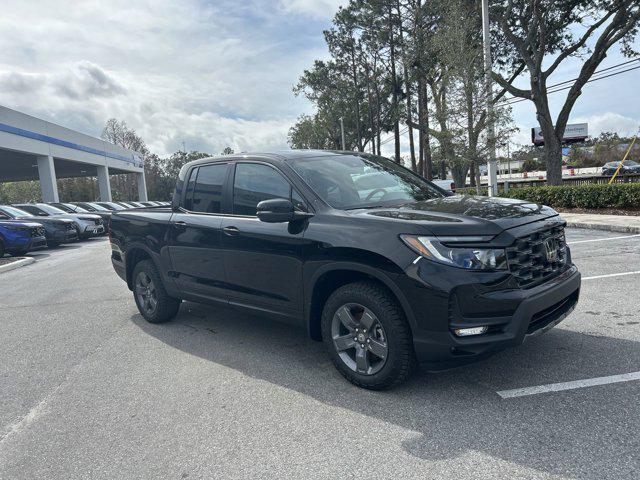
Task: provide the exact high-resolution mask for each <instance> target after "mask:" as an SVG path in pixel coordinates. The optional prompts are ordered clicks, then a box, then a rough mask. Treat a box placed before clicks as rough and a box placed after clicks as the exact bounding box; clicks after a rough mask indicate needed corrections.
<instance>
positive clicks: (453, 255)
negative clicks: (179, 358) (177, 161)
mask: <svg viewBox="0 0 640 480" xmlns="http://www.w3.org/2000/svg"><path fill="white" fill-rule="evenodd" d="M366 173H375V174H376V175H380V176H383V177H385V178H384V179H381V180H384V182H381V183H385V184H388V185H389V188H387V187H380V188H376V189H375V190H371V189H369V188H368V185H367V186H366V187H367V188H365V189H364V190H359V189H358V185H357V182H356V181H355V180H354V179H356V178H358V176H361V175H364V174H366ZM564 227H565V222H564V221H563V220H562V218H560V216H559V215H558V213H557V212H555V211H554V210H553V209H551V208H549V207H545V206H541V205H536V204H532V203H530V202H525V201H521V200H515V199H505V198H496V197H492V198H489V197H473V196H463V195H456V196H447V195H445V194H444V193H443V192H442V190H440V189H439V188H437V187H435V186H434V185H433V184H432V183H430V182H427V181H426V180H424V179H423V178H421V177H419V176H417V175H415V174H414V173H412V172H411V171H409V170H407V169H405V168H403V167H401V166H399V165H398V164H396V163H395V162H393V161H391V160H388V159H385V158H382V157H377V156H373V155H369V154H365V153H349V154H346V153H339V152H324V151H308V150H307V151H302V150H300V151H295V150H294V151H291V152H288V153H282V154H243V155H229V156H224V157H217V158H208V159H202V160H197V161H194V162H190V163H188V164H186V165H185V166H184V167H183V168H182V169H181V170H180V173H179V177H178V182H177V186H176V191H175V195H174V200H173V207H172V211H165V210H160V209H150V210H131V211H123V212H118V213H116V214H114V215H113V217H112V219H111V235H110V238H111V242H112V253H111V255H112V256H111V258H112V263H113V266H114V269H115V271H116V272H117V273H118V275H119V276H120V277H121V278H122V279H123V280H125V281H126V282H127V285H128V287H129V289H130V290H132V292H133V295H134V298H135V301H136V304H137V306H138V309H139V311H140V313H141V314H142V316H143V317H144V318H145V319H146V320H147V321H149V322H151V323H160V322H165V321H168V320H170V319H171V318H173V317H174V316H175V315H176V314H177V312H178V310H179V307H180V302H181V300H189V301H194V302H202V303H209V304H212V305H220V304H222V305H230V306H232V307H238V308H244V309H247V310H248V311H251V312H260V313H264V314H268V315H270V316H273V317H275V318H278V319H280V320H283V321H286V322H289V323H291V324H293V325H299V326H301V327H303V328H304V329H305V330H306V331H307V332H308V333H309V335H310V336H311V338H313V339H315V340H322V341H324V343H325V345H326V348H327V351H328V354H329V356H330V358H331V360H332V361H333V363H334V365H335V366H336V368H337V369H338V370H339V371H340V373H342V375H344V376H345V377H346V378H347V379H348V380H349V381H351V382H353V383H354V384H356V385H358V386H361V387H365V388H371V389H381V388H386V387H390V386H392V385H395V384H397V383H398V382H401V381H402V380H404V379H405V378H407V376H408V375H409V374H410V372H411V371H412V370H413V368H414V366H415V365H416V363H418V362H419V363H421V364H423V365H426V366H427V368H428V369H431V370H440V369H445V368H450V367H453V366H458V365H463V364H466V363H469V362H472V361H475V360H478V359H480V358H484V357H487V356H489V355H491V354H493V353H495V352H497V351H500V350H503V349H505V348H508V347H512V346H515V345H519V344H521V343H522V342H523V341H524V339H525V338H526V337H527V336H529V335H533V334H536V333H540V332H543V331H545V330H547V329H549V328H551V327H553V326H555V325H557V324H558V323H559V322H560V321H562V320H563V319H564V318H565V317H566V316H567V315H568V314H569V313H570V312H571V311H572V310H573V308H574V307H575V305H576V303H577V301H578V296H579V293H580V273H579V272H578V269H577V268H576V267H575V265H574V264H573V263H572V262H571V253H570V250H569V247H568V246H567V244H566V242H565V236H564Z"/></svg>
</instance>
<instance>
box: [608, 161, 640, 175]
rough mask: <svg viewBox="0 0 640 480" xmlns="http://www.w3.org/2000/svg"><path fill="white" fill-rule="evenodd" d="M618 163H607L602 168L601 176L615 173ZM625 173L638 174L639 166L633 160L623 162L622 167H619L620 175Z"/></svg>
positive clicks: (639, 171)
mask: <svg viewBox="0 0 640 480" xmlns="http://www.w3.org/2000/svg"><path fill="white" fill-rule="evenodd" d="M619 165H620V162H608V163H605V164H604V165H603V166H602V175H613V174H614V173H615V171H616V170H617V169H618V166H619ZM627 173H640V164H639V163H637V162H634V161H633V160H625V161H624V162H622V167H620V171H619V172H618V175H620V174H627Z"/></svg>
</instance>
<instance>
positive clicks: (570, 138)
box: [531, 123, 589, 145]
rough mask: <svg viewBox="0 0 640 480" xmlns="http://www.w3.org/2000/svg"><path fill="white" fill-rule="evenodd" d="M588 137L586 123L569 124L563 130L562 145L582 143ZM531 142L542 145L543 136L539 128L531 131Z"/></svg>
mask: <svg viewBox="0 0 640 480" xmlns="http://www.w3.org/2000/svg"><path fill="white" fill-rule="evenodd" d="M588 136H589V128H588V124H587V123H571V124H568V125H567V126H566V128H565V129H564V136H563V137H562V142H563V143H574V142H583V141H585V140H586V139H587V137H588ZM531 142H532V143H533V144H534V145H544V136H543V135H542V130H541V129H540V127H534V128H532V129H531Z"/></svg>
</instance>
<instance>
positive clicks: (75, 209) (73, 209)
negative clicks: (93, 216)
mask: <svg viewBox="0 0 640 480" xmlns="http://www.w3.org/2000/svg"><path fill="white" fill-rule="evenodd" d="M62 207H67V208H68V209H69V210H68V211H69V212H77V213H89V210H86V209H84V208H82V207H79V206H78V205H73V204H72V203H63V204H61V205H60V207H58V208H62Z"/></svg>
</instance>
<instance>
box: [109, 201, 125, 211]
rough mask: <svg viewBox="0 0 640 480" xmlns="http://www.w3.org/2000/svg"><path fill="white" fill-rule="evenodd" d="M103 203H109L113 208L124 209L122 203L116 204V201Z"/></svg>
mask: <svg viewBox="0 0 640 480" xmlns="http://www.w3.org/2000/svg"><path fill="white" fill-rule="evenodd" d="M105 205H109V206H110V207H111V208H112V209H114V210H126V208H124V207H123V206H122V205H118V204H117V203H113V202H111V203H106V204H105Z"/></svg>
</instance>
